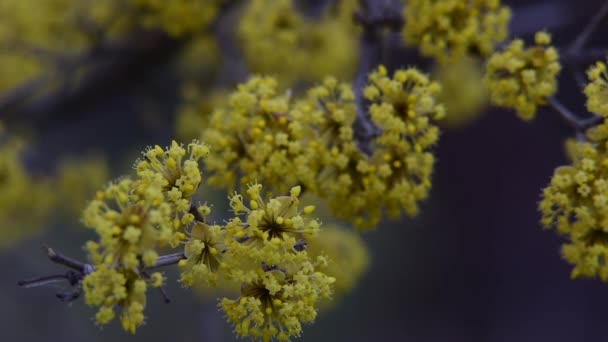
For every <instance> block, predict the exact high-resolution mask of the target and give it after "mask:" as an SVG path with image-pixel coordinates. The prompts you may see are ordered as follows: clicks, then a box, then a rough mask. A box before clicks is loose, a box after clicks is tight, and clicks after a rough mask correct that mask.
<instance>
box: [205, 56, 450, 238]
mask: <svg viewBox="0 0 608 342" xmlns="http://www.w3.org/2000/svg"><path fill="white" fill-rule="evenodd" d="M369 82H370V85H369V86H368V87H367V88H366V89H365V96H366V98H367V99H368V100H369V101H370V103H371V105H370V108H369V112H370V114H371V120H372V121H373V123H374V124H375V125H377V126H378V127H379V128H380V129H381V130H382V133H381V134H380V135H379V136H378V137H377V138H374V139H372V140H373V141H371V142H370V146H371V149H372V151H373V153H372V155H371V156H368V155H367V154H365V153H363V152H362V151H361V150H360V149H359V147H358V142H357V141H356V140H355V137H354V132H353V124H354V121H355V117H356V108H355V104H354V94H353V92H352V90H351V89H350V86H349V85H347V84H340V83H339V82H337V81H336V80H335V79H333V78H327V79H326V80H325V81H324V82H323V84H322V85H320V86H317V87H314V88H312V89H310V90H309V91H308V94H307V96H306V97H304V98H303V99H301V100H298V101H295V102H294V103H291V101H290V98H289V97H288V95H278V94H277V93H278V92H277V82H276V81H274V79H272V78H261V77H254V78H252V79H251V80H249V81H248V82H247V83H245V84H242V85H240V86H239V87H238V89H237V91H236V92H235V93H234V94H233V95H232V96H231V98H230V105H229V107H228V109H220V110H218V111H216V112H215V113H214V114H213V115H212V118H211V121H210V127H209V128H208V129H207V130H205V131H204V132H203V139H204V140H205V141H207V142H209V143H210V144H212V145H213V146H217V151H218V153H216V154H214V155H213V156H212V157H210V158H209V159H208V162H207V163H206V166H207V168H208V169H209V171H211V172H212V176H211V177H210V178H209V180H210V182H211V183H212V184H214V185H219V186H227V187H229V188H234V187H235V186H236V185H239V184H237V183H236V179H237V178H238V177H237V176H239V175H240V177H241V178H240V180H241V182H240V185H244V184H247V183H250V182H254V181H259V182H262V183H264V184H266V185H269V190H272V191H274V192H278V193H282V192H285V191H286V189H285V185H286V184H302V185H303V186H304V187H305V189H306V191H308V192H310V193H313V194H316V195H317V196H318V197H320V198H322V199H325V200H327V201H328V203H329V206H330V208H331V209H332V212H333V214H335V215H336V216H338V217H340V218H343V219H347V220H351V221H353V222H354V223H355V224H356V225H357V226H359V227H371V226H375V225H376V224H377V223H378V222H379V220H380V218H381V214H382V211H383V210H386V211H387V212H388V214H389V215H391V216H392V217H396V216H399V215H400V214H401V213H402V212H403V211H405V213H406V214H408V215H415V214H416V213H417V210H418V202H419V201H420V200H422V199H424V198H426V196H427V194H428V190H429V189H430V177H431V173H432V169H433V162H434V158H433V155H432V153H431V148H432V146H433V145H434V144H435V143H436V142H437V139H438V136H439V129H438V128H437V127H436V126H435V125H434V124H433V123H432V121H433V120H438V119H441V118H442V117H443V116H444V112H445V110H444V108H443V106H442V105H439V104H438V103H437V99H436V98H437V95H438V93H439V90H440V88H439V86H438V84H436V83H434V82H431V81H430V80H429V79H428V77H427V76H426V75H424V74H422V73H420V72H419V71H417V70H415V69H407V70H400V71H397V72H396V73H395V75H394V76H393V78H389V77H388V76H387V71H386V69H385V68H383V67H380V68H379V69H378V70H377V71H375V72H373V73H372V74H371V75H370V77H369ZM345 203H348V205H344V204H345Z"/></svg>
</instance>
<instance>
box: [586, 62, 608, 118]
mask: <svg viewBox="0 0 608 342" xmlns="http://www.w3.org/2000/svg"><path fill="white" fill-rule="evenodd" d="M587 76H588V78H589V83H588V84H587V86H586V87H585V95H586V96H587V110H589V111H590V112H592V113H596V114H598V115H601V116H603V117H608V74H607V73H606V64H605V63H603V62H597V63H596V64H595V65H594V66H593V67H591V68H589V70H588V71H587Z"/></svg>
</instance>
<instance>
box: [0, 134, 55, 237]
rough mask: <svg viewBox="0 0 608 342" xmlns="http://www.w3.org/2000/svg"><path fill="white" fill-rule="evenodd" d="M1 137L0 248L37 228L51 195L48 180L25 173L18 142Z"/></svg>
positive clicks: (49, 205) (48, 209)
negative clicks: (2, 140) (2, 139)
mask: <svg viewBox="0 0 608 342" xmlns="http://www.w3.org/2000/svg"><path fill="white" fill-rule="evenodd" d="M0 136H1V135H0ZM2 138H4V139H8V140H7V141H5V142H2V143H1V144H0V248H5V247H9V246H11V245H12V244H13V243H15V242H16V241H18V240H20V239H23V238H26V237H30V236H32V235H35V234H36V233H37V232H39V231H40V230H41V228H42V226H43V225H44V224H45V220H47V219H48V217H49V216H50V215H49V214H50V212H51V211H52V208H53V207H52V206H53V205H54V204H55V197H54V196H52V193H51V191H50V190H51V184H50V183H49V181H48V180H45V179H40V178H38V177H33V176H31V175H30V174H28V172H27V170H26V169H25V167H24V165H23V163H22V160H21V157H22V156H21V152H22V151H23V144H22V142H21V141H19V140H18V139H16V138H7V137H4V136H2Z"/></svg>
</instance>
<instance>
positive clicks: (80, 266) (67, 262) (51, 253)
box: [45, 247, 86, 274]
mask: <svg viewBox="0 0 608 342" xmlns="http://www.w3.org/2000/svg"><path fill="white" fill-rule="evenodd" d="M45 249H46V253H47V256H48V257H49V259H50V260H51V261H52V262H55V263H58V264H60V265H64V266H67V267H69V268H71V269H73V270H75V271H78V272H80V273H83V274H84V273H85V269H86V264H85V263H83V262H80V261H78V260H75V259H72V258H70V257H67V256H65V255H63V254H61V253H57V252H55V250H53V249H52V248H50V247H45Z"/></svg>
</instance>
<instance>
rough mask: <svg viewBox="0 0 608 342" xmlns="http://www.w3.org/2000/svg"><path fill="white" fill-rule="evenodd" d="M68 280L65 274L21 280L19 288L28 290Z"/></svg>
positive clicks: (18, 283)
mask: <svg viewBox="0 0 608 342" xmlns="http://www.w3.org/2000/svg"><path fill="white" fill-rule="evenodd" d="M67 279H68V278H67V276H66V275H65V274H63V273H62V274H52V275H48V276H43V277H37V278H32V279H25V280H19V281H18V282H17V285H18V286H21V287H23V288H24V289H28V288H31V287H38V286H44V285H49V284H55V283H60V282H64V281H66V280H67Z"/></svg>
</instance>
